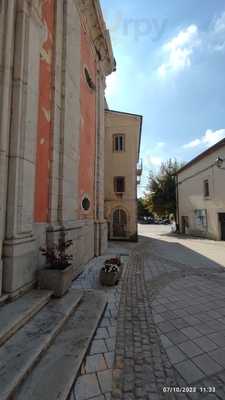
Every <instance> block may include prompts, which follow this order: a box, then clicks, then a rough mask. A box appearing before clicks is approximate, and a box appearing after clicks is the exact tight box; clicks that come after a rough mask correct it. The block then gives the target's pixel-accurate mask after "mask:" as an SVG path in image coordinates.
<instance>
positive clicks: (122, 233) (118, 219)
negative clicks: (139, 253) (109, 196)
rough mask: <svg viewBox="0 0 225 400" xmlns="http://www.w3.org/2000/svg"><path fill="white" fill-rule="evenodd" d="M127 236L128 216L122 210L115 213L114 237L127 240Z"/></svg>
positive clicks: (118, 209) (119, 209)
mask: <svg viewBox="0 0 225 400" xmlns="http://www.w3.org/2000/svg"><path fill="white" fill-rule="evenodd" d="M126 236H127V214H126V212H125V211H124V210H122V209H121V208H117V209H116V210H114V212H113V237H114V238H125V237H126Z"/></svg>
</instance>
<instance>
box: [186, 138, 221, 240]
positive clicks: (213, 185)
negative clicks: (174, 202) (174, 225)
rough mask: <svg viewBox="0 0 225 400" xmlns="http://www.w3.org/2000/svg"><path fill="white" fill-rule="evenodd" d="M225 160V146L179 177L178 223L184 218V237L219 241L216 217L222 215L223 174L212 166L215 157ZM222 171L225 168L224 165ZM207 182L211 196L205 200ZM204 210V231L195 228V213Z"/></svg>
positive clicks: (196, 225) (218, 224)
mask: <svg viewBox="0 0 225 400" xmlns="http://www.w3.org/2000/svg"><path fill="white" fill-rule="evenodd" d="M219 155H220V156H222V157H224V158H225V146H223V147H221V148H220V149H219V150H215V151H214V152H213V153H211V154H210V155H208V156H206V157H205V158H203V159H202V160H200V161H198V162H196V163H195V164H193V165H192V166H190V167H189V168H187V169H185V170H184V171H182V172H181V173H180V174H179V175H178V193H179V223H180V227H181V217H182V216H187V217H188V219H189V228H188V229H187V230H186V232H187V233H190V234H196V235H201V236H206V237H209V238H212V239H216V240H220V238H221V232H220V223H219V219H218V213H225V170H224V169H219V168H218V167H217V166H216V165H215V160H216V158H217V157H218V156H219ZM224 167H225V165H224ZM206 179H207V180H208V181H209V191H210V196H209V197H208V198H205V197H204V180H206ZM197 209H205V210H207V227H206V228H204V227H201V226H199V225H198V224H196V217H195V210H197Z"/></svg>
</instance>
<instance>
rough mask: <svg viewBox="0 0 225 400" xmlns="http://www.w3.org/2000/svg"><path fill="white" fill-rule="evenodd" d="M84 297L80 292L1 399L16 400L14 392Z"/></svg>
mask: <svg viewBox="0 0 225 400" xmlns="http://www.w3.org/2000/svg"><path fill="white" fill-rule="evenodd" d="M76 291H77V290H76ZM82 297H83V293H81V294H80V296H79V297H78V298H77V300H76V302H75V303H74V304H73V306H72V307H71V308H70V309H69V310H68V312H67V313H65V315H64V316H63V318H62V319H61V320H60V322H59V323H58V325H57V326H56V327H55V329H54V330H52V331H51V333H50V334H49V336H48V338H47V339H46V341H45V343H42V344H41V345H40V346H39V348H37V350H36V352H35V353H34V354H33V357H32V359H31V360H29V361H28V362H27V363H26V364H25V365H24V366H23V368H22V369H21V370H20V371H19V374H18V375H17V377H16V379H14V381H12V382H11V386H10V388H9V389H8V390H7V391H6V392H5V393H3V395H2V394H1V398H0V400H16V399H15V398H14V397H13V393H14V392H15V391H16V389H17V388H18V387H19V385H21V384H22V383H23V381H24V380H25V379H26V377H27V376H29V374H30V373H31V372H32V370H33V369H34V368H35V366H36V364H37V363H38V362H39V361H40V359H41V358H42V357H43V356H44V353H46V351H47V350H48V348H49V347H50V346H51V344H52V342H54V340H55V338H56V337H57V335H58V334H60V332H61V330H62V329H63V326H64V324H65V323H66V321H67V320H68V319H69V317H70V315H71V314H72V313H73V312H74V311H75V309H76V308H77V307H79V304H80V303H81V302H82ZM40 311H41V310H40ZM28 322H29V321H28Z"/></svg>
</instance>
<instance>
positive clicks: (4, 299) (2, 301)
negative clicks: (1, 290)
mask: <svg viewBox="0 0 225 400" xmlns="http://www.w3.org/2000/svg"><path fill="white" fill-rule="evenodd" d="M8 298H9V295H8V294H2V295H1V296H0V307H1V306H3V305H4V304H5V303H6V302H7V300H8Z"/></svg>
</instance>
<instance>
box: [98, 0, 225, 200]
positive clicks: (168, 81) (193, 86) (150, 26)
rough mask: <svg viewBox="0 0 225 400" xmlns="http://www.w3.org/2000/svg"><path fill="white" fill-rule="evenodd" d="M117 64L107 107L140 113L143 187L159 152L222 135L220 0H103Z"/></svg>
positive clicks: (193, 150) (183, 150)
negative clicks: (141, 120)
mask: <svg viewBox="0 0 225 400" xmlns="http://www.w3.org/2000/svg"><path fill="white" fill-rule="evenodd" d="M101 4H102V8H103V13H104V16H105V19H106V22H107V26H108V28H109V30H110V33H111V39H112V45H113V50H114V55H115V58H116V61H117V72H115V73H113V74H112V75H111V76H110V77H109V78H108V79H107V90H106V95H107V101H108V104H109V107H110V108H112V109H117V110H120V111H125V112H133V113H137V114H142V115H143V117H144V124H143V132H142V146H141V158H142V159H143V162H144V175H143V178H142V184H141V187H140V193H141V192H143V191H144V188H145V185H146V177H147V176H148V173H149V170H151V169H153V170H157V168H158V166H159V165H160V163H161V161H162V160H166V159H168V158H170V157H171V158H174V157H175V158H177V159H178V160H181V161H189V160H190V159H191V158H193V157H194V156H196V155H197V154H199V153H200V152H202V151H203V150H205V149H206V148H207V147H210V146H211V145H213V144H214V143H216V142H217V141H218V140H220V139H222V138H223V137H225V0H204V1H198V2H196V0H171V1H169V0H151V1H149V0H139V1H137V0H123V2H121V0H114V1H113V2H112V1H109V0H101Z"/></svg>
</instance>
